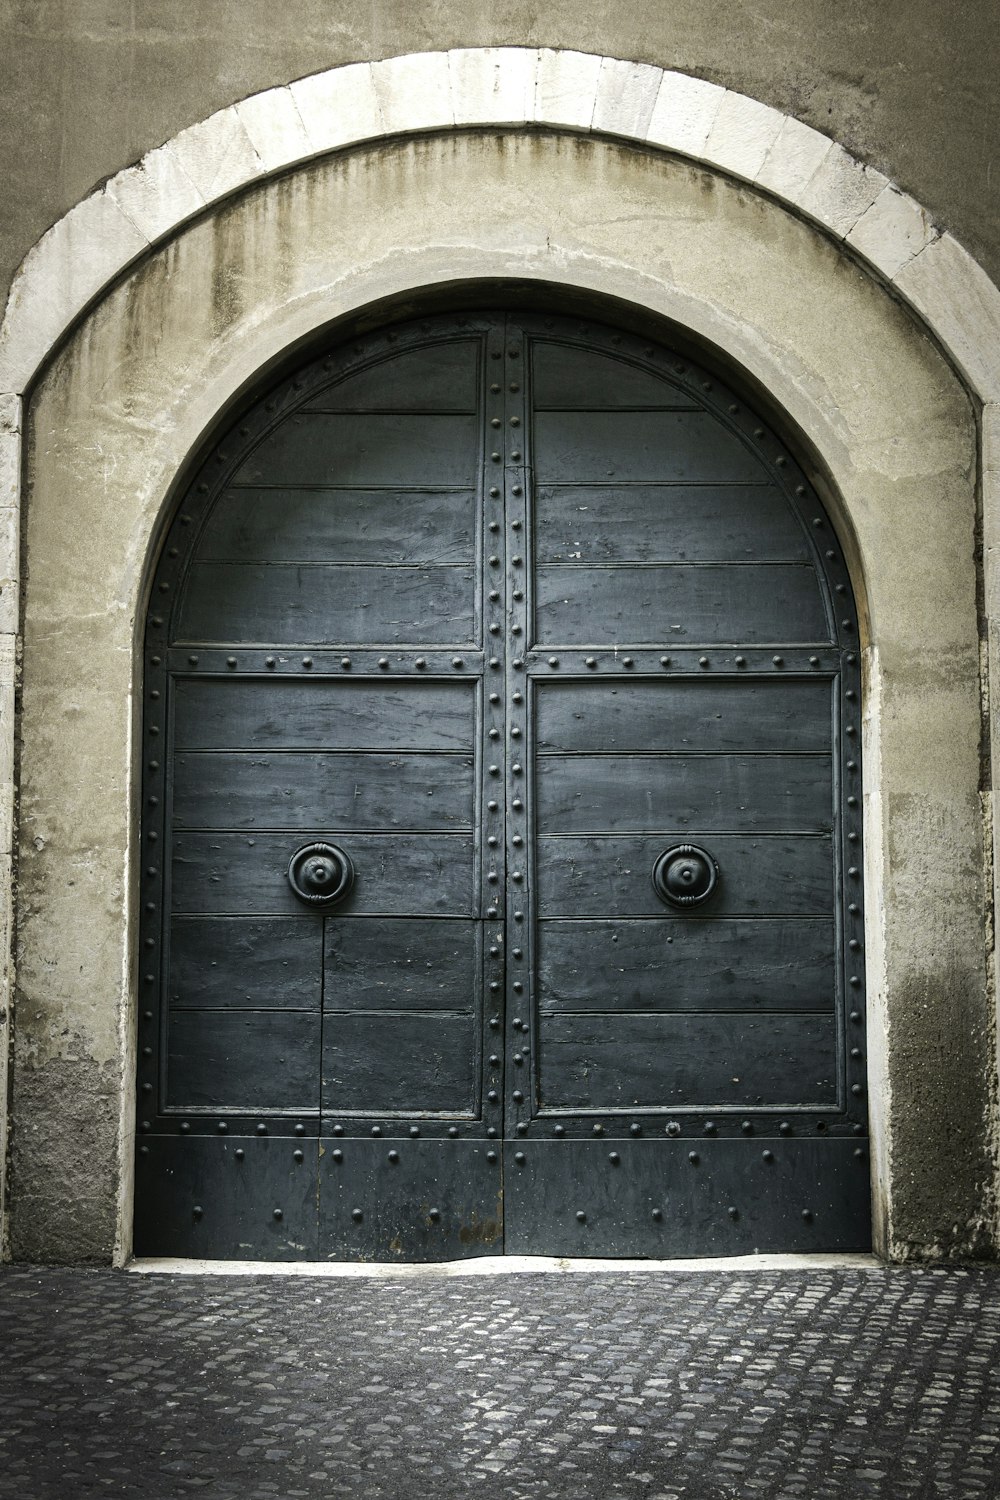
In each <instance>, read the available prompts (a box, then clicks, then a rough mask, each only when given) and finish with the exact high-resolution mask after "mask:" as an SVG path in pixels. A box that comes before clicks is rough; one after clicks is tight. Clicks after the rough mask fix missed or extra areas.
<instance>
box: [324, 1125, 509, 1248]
mask: <svg viewBox="0 0 1000 1500" xmlns="http://www.w3.org/2000/svg"><path fill="white" fill-rule="evenodd" d="M501 1168H502V1163H501V1157H500V1146H499V1143H494V1142H492V1141H484V1140H478V1141H456V1140H421V1141H413V1140H392V1139H385V1138H382V1139H380V1140H370V1139H358V1138H356V1137H353V1138H352V1137H350V1136H335V1137H334V1138H333V1139H323V1140H321V1141H320V1158H319V1239H318V1250H319V1256H318V1258H319V1259H320V1260H323V1259H328V1260H355V1261H398V1262H403V1261H437V1260H462V1259H465V1258H466V1257H472V1256H478V1255H496V1254H498V1253H500V1252H502V1250H503V1193H502V1186H501Z"/></svg>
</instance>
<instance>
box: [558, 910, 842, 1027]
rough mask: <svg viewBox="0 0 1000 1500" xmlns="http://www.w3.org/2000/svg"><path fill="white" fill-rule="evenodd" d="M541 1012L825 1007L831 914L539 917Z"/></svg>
mask: <svg viewBox="0 0 1000 1500" xmlns="http://www.w3.org/2000/svg"><path fill="white" fill-rule="evenodd" d="M536 970H537V975H538V979H537V985H536V994H537V1001H538V1005H539V1007H540V1009H541V1010H542V1011H543V1012H545V1013H556V1012H560V1011H584V1010H617V1011H626V1010H643V1011H662V1012H671V1011H686V1010H709V1011H749V1010H805V1011H831V1010H832V1009H833V1006H834V999H835V984H836V976H835V971H834V926H833V920H832V918H816V919H814V920H811V921H808V920H802V919H799V920H794V921H786V920H783V919H782V918H780V917H773V918H771V919H769V920H754V919H752V918H742V919H741V918H729V919H727V918H724V917H719V918H716V919H715V920H714V921H709V922H664V921H662V920H661V919H659V918H656V917H650V918H648V919H645V920H642V919H640V920H637V921H629V922H615V921H595V922H586V921H580V922H572V921H569V922H540V923H539V924H538V930H537V937H536Z"/></svg>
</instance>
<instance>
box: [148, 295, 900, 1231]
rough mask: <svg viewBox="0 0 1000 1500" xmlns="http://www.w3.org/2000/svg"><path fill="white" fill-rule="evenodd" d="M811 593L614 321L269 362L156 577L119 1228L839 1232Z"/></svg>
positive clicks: (837, 725)
mask: <svg viewBox="0 0 1000 1500" xmlns="http://www.w3.org/2000/svg"><path fill="white" fill-rule="evenodd" d="M852 597H853V596H852V594H851V588H850V579H849V576H848V574H847V569H846V565H845V561H844V557H843V553H842V551H841V549H840V546H839V543H838V541H837V538H836V534H835V531H834V528H833V527H832V525H831V524H830V521H829V519H828V518H827V516H826V514H825V512H824V511H823V508H822V506H821V505H820V503H819V501H818V499H817V497H816V495H815V494H814V492H813V490H812V488H811V486H810V483H809V480H808V478H807V476H806V475H805V474H804V473H803V472H802V470H801V469H800V467H799V466H798V464H797V463H796V460H795V457H794V454H793V453H791V452H790V450H789V449H788V447H787V445H785V444H784V443H783V442H782V440H781V439H780V437H779V436H778V435H777V434H776V433H774V432H772V431H770V430H769V428H768V427H767V424H766V423H764V422H762V421H761V419H760V417H759V416H758V415H757V414H756V413H755V412H754V411H753V410H752V409H750V408H748V407H747V405H746V403H745V402H744V400H743V398H742V396H741V395H739V394H738V393H737V392H734V391H732V390H729V389H728V388H727V386H726V382H725V381H724V380H723V379H722V378H721V377H720V376H719V374H718V372H711V373H708V372H706V371H704V370H701V369H699V368H698V367H697V366H696V365H693V364H692V363H691V362H690V360H689V359H688V358H687V357H686V356H683V357H682V356H680V355H678V354H677V353H676V352H675V351H671V350H669V349H667V348H666V347H664V346H661V345H660V344H658V343H656V342H655V341H653V342H650V341H648V340H644V341H639V340H636V339H634V338H632V337H631V336H629V335H625V334H621V333H619V332H617V331H615V330H607V329H604V328H602V327H600V326H598V325H594V324H581V323H578V322H575V321H573V320H570V319H560V318H556V317H552V318H549V317H543V316H538V315H535V314H530V315H529V314H525V315H519V314H515V313H512V312H489V311H488V312H484V313H481V314H462V315H460V316H457V317H455V318H448V317H445V316H437V317H431V318H427V319H424V320H422V321H421V322H420V323H419V324H411V325H405V326H400V327H397V328H389V329H385V330H383V331H381V332H376V333H372V334H367V335H365V336H363V337H360V338H357V339H354V340H352V341H351V342H350V344H349V345H345V346H344V347H342V348H326V349H322V350H321V351H320V352H319V354H318V356H314V357H313V358H312V359H311V360H308V361H304V362H301V363H300V364H299V365H298V366H297V368H295V369H294V370H289V372H288V373H287V374H286V375H285V376H283V377H282V378H281V379H279V380H277V381H276V382H273V383H272V384H271V386H270V387H269V389H268V390H266V391H262V392H261V393H260V396H259V399H257V400H255V401H254V402H252V403H250V404H249V405H248V406H247V408H246V409H245V410H244V411H243V412H242V413H241V415H240V417H239V419H238V421H237V422H236V423H235V424H234V425H233V426H232V427H231V428H230V429H229V430H228V431H227V432H225V433H223V434H220V436H219V438H218V441H217V442H216V443H215V444H214V445H213V446H212V447H211V448H210V449H209V450H208V451H207V452H206V455H205V458H204V462H203V463H202V466H201V468H200V469H199V470H198V471H197V472H196V473H194V474H193V475H192V477H191V483H190V486H189V488H188V490H187V492H186V494H185V495H184V497H183V502H182V504H181V506H180V507H179V509H178V513H177V516H176V518H175V521H174V523H173V525H172V526H171V528H170V529H169V532H168V535H167V537H166V539H165V544H164V550H163V554H162V557H161V559H160V562H159V564H158V567H157V570H156V573H155V576H154V579H153V590H152V599H153V603H152V604H151V606H150V611H149V616H148V622H147V636H146V654H145V665H146V679H145V683H144V693H145V700H144V721H143V764H144V787H143V808H144V813H143V826H142V835H141V837H142V855H141V859H140V861H139V865H140V868H141V876H140V881H141V888H140V896H139V901H140V906H141V911H142V932H141V937H140V944H141V948H140V951H141V955H142V959H141V964H140V970H139V988H140V1005H139V1053H138V1065H137V1089H138V1092H137V1127H138V1139H139V1148H138V1149H139V1159H138V1168H137V1177H136V1243H137V1247H138V1248H139V1249H140V1252H141V1253H147V1254H149V1253H174V1254H216V1255H222V1256H226V1255H239V1256H241V1257H243V1258H247V1257H252V1256H253V1255H255V1254H259V1255H260V1256H261V1258H273V1257H281V1256H287V1257H294V1256H298V1257H309V1256H314V1255H319V1256H323V1257H334V1258H349V1259H360V1260H372V1259H380V1260H432V1259H446V1258H450V1257H455V1256H462V1255H477V1254H488V1253H497V1252H498V1251H499V1250H501V1249H507V1250H509V1251H512V1252H514V1253H533V1254H559V1255H573V1254H578V1255H621V1256H633V1255H698V1254H712V1255H719V1254H736V1253H746V1252H747V1251H748V1250H799V1249H807V1248H808V1249H825V1250H834V1249H855V1248H861V1247H864V1246H865V1245H867V1243H868V1240H869V1233H870V1230H869V1222H868V1206H867V1194H868V1188H867V1165H866V1161H867V1158H866V1151H865V1146H864V1136H865V1130H866V1112H865V1057H864V1008H863V1001H862V996H863V993H864V964H863V957H864V949H863V909H862V879H861V871H862V860H861V824H860V803H861V781H860V760H859V754H858V748H857V746H858V739H859V730H860V713H859V709H860V689H861V684H860V663H859V660H858V647H857V617H856V613H855V610H854V606H853V602H852Z"/></svg>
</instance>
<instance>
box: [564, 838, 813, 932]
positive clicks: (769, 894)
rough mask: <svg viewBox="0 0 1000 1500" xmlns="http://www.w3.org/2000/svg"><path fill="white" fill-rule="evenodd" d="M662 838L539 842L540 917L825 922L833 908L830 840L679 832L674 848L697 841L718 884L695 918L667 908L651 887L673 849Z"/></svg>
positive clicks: (686, 912)
mask: <svg viewBox="0 0 1000 1500" xmlns="http://www.w3.org/2000/svg"><path fill="white" fill-rule="evenodd" d="M672 841H673V840H672V839H671V838H668V837H666V836H664V835H662V834H661V835H658V836H653V835H650V834H646V835H632V836H628V835H625V834H617V835H611V836H608V837H605V838H593V837H590V838H588V837H583V836H573V837H569V838H545V837H543V838H540V839H539V840H538V858H537V867H536V875H535V891H536V895H537V899H538V910H539V913H540V915H542V916H544V917H606V916H615V915H617V916H637V917H645V916H650V917H651V916H665V917H668V918H670V919H671V920H676V921H682V922H696V921H698V920H700V919H701V918H703V917H716V916H740V915H743V914H747V915H751V916H753V915H758V914H759V915H761V916H767V915H787V916H807V917H813V916H824V915H825V914H826V913H827V912H829V911H830V910H831V908H832V904H833V850H832V847H831V843H830V840H829V838H826V837H823V836H822V835H811V836H808V837H806V836H804V837H801V838H796V837H793V836H789V835H787V834H786V835H777V836H775V837H771V838H761V837H753V836H749V835H742V836H740V835H732V834H713V835H712V836H711V837H710V838H705V839H702V838H701V837H700V836H699V833H698V830H696V829H687V830H684V837H678V838H677V842H678V843H686V842H693V843H699V844H701V843H703V844H704V846H705V848H706V849H707V850H708V852H709V854H711V855H712V857H713V858H714V859H715V860H716V861H717V863H718V865H719V869H720V875H719V883H718V886H717V887H716V889H715V891H714V892H713V894H712V896H711V897H710V898H709V900H708V902H707V903H706V904H705V905H704V906H702V907H699V908H697V912H692V911H689V910H687V909H682V908H677V907H670V906H666V905H665V904H664V903H663V902H662V901H661V900H660V898H659V897H658V896H657V894H656V892H655V891H654V889H653V879H652V873H653V865H654V864H655V862H656V860H657V859H658V857H659V856H660V855H661V854H662V853H663V852H664V850H665V849H666V848H668V847H669V846H670V844H671V843H672Z"/></svg>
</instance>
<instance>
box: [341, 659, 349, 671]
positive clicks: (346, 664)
mask: <svg viewBox="0 0 1000 1500" xmlns="http://www.w3.org/2000/svg"><path fill="white" fill-rule="evenodd" d="M340 665H341V666H342V667H343V669H344V671H345V672H349V671H350V670H351V658H350V657H349V656H342V657H341V658H340Z"/></svg>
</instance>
